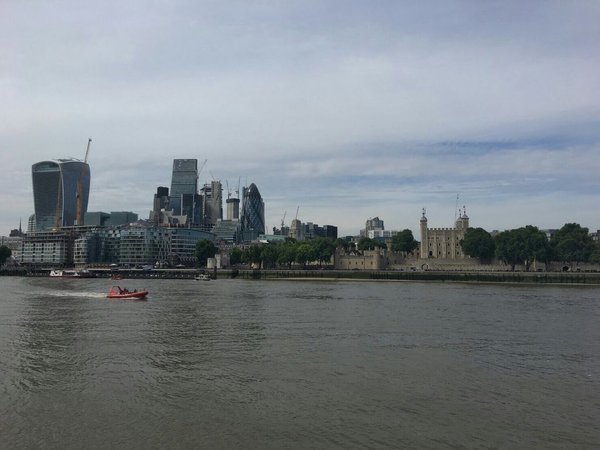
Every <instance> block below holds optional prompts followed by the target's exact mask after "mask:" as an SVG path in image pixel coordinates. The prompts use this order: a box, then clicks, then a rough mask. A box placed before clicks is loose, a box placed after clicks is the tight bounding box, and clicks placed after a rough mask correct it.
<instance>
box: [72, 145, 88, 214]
mask: <svg viewBox="0 0 600 450" xmlns="http://www.w3.org/2000/svg"><path fill="white" fill-rule="evenodd" d="M91 144H92V138H89V139H88V143H87V149H86V150H85V158H84V160H83V165H82V166H81V173H80V174H79V179H78V180H77V194H76V198H75V225H82V224H83V208H82V202H83V199H82V197H83V175H84V174H85V168H86V167H87V160H88V156H89V154H90V145H91Z"/></svg>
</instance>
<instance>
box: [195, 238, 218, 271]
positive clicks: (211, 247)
mask: <svg viewBox="0 0 600 450" xmlns="http://www.w3.org/2000/svg"><path fill="white" fill-rule="evenodd" d="M216 253H217V247H216V246H215V244H214V243H213V242H212V241H209V240H208V239H202V240H200V241H198V242H196V259H197V260H198V264H199V265H200V266H206V261H207V260H208V258H213V257H214V256H215V254H216Z"/></svg>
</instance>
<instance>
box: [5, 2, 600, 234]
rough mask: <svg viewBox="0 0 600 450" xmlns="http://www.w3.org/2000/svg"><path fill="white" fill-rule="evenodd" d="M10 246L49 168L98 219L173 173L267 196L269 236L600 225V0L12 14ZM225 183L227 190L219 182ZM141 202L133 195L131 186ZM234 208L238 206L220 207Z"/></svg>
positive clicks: (44, 9) (23, 8)
mask: <svg viewBox="0 0 600 450" xmlns="http://www.w3.org/2000/svg"><path fill="white" fill-rule="evenodd" d="M1 10H2V14H0V25H1V26H0V42H1V43H2V47H3V49H5V52H6V55H5V56H4V57H3V63H2V65H1V66H0V86H1V90H0V91H1V92H2V94H0V95H1V97H0V99H1V104H2V111H3V113H4V114H3V121H2V124H1V125H0V148H1V151H2V156H3V161H4V163H5V176H4V177H2V181H0V183H1V184H0V196H1V197H0V198H1V199H2V204H3V205H4V210H5V212H4V213H3V214H2V216H1V218H0V227H1V229H0V234H3V235H6V234H8V232H9V230H10V229H13V228H17V227H18V224H19V219H21V221H22V223H23V224H26V223H27V218H28V217H29V215H31V214H33V212H34V204H33V188H32V177H31V166H32V164H34V163H37V162H39V161H46V160H52V159H57V158H66V157H76V158H78V159H82V160H83V159H84V154H85V153H86V143H87V139H88V138H89V137H91V138H92V139H93V143H92V146H91V149H90V154H89V161H88V162H89V164H90V167H91V172H92V180H91V186H90V196H89V204H88V208H87V209H88V211H118V210H127V211H129V210H131V211H134V212H136V213H138V214H139V216H140V217H147V216H148V213H149V211H150V210H151V209H152V196H153V194H154V192H155V190H156V187H157V186H169V185H170V180H171V172H172V163H173V160H174V159H178V158H181V159H186V158H189V159H197V160H199V161H203V160H205V159H207V160H208V162H207V163H206V165H205V167H204V169H203V171H202V173H201V177H200V179H199V180H198V181H199V183H198V184H199V185H203V184H204V183H207V182H208V183H210V180H211V179H213V178H215V179H219V180H221V182H222V183H223V186H224V187H225V182H226V180H228V182H229V185H230V187H231V186H234V185H237V184H238V179H239V178H240V177H241V184H242V185H244V186H248V185H249V184H250V183H255V184H256V185H257V186H258V187H259V189H260V192H261V195H262V197H263V200H264V203H265V212H266V217H265V222H266V224H265V225H266V228H267V230H270V229H271V228H272V227H273V226H279V225H280V222H281V218H282V217H283V215H284V212H286V211H287V219H286V222H287V224H288V225H289V222H290V220H291V218H293V217H292V216H293V213H295V211H296V210H297V207H299V215H298V218H299V219H300V220H302V221H303V222H308V221H311V222H316V223H322V224H332V225H336V226H338V227H339V235H341V236H342V235H347V234H358V231H359V230H360V229H361V228H363V227H364V223H365V221H366V220H367V219H368V218H371V217H375V216H379V217H381V218H382V219H383V220H385V224H386V229H404V228H409V229H412V230H413V233H416V232H417V230H418V226H419V218H420V216H421V210H422V208H423V207H425V208H427V215H428V219H429V223H430V225H431V226H435V227H450V226H452V225H453V220H454V217H455V213H456V195H457V194H459V195H460V200H459V206H462V205H463V204H466V205H467V208H468V211H469V215H470V217H471V219H472V220H471V225H472V226H476V227H478V226H481V227H483V228H485V229H487V230H492V229H500V230H502V229H508V228H517V227H520V226H524V225H527V224H532V225H535V226H538V227H540V228H560V227H561V226H562V225H563V224H564V223H566V222H577V223H580V224H581V225H582V226H585V227H588V228H589V229H590V231H595V230H597V229H599V228H600V211H598V208H597V205H598V203H599V200H600V179H599V178H600V177H598V175H597V174H598V173H599V172H600V162H599V160H598V157H597V155H598V150H599V149H600V127H599V126H598V125H599V122H600V79H599V77H598V76H597V74H598V73H600V50H599V49H598V46H597V42H598V41H599V40H600V29H599V28H598V27H597V23H598V21H599V19H600V5H598V4H596V3H594V2H569V3H561V2H541V1H540V2H528V3H527V6H524V5H523V4H522V2H502V3H499V4H489V3H487V2H486V3H485V4H480V3H479V2H462V1H453V2H450V1H444V2H431V3H428V4H427V5H426V6H423V5H416V4H413V3H404V2H385V1H384V2H378V3H377V4H376V5H374V4H372V3H371V2H356V1H344V2H341V1H331V2H285V3H281V4H273V3H268V2H258V3H252V4H248V3H247V2H228V3H226V4H222V3H221V2H200V3H199V4H198V5H195V4H190V3H186V2H177V1H176V2H170V3H154V4H151V5H148V4H147V3H145V2H144V3H141V2H139V3H138V2H134V1H132V2H127V3H126V4H122V3H120V2H103V3H102V4H101V5H80V4H79V3H77V2H71V1H65V2H62V3H60V4H41V3H40V4H34V3H29V2H28V3H22V2H14V3H5V4H3V5H2V7H1ZM213 175H214V176H213ZM124 192H125V193H127V195H123V193H124ZM226 195H227V193H226V192H224V200H225V199H226Z"/></svg>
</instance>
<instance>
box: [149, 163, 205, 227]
mask: <svg viewBox="0 0 600 450" xmlns="http://www.w3.org/2000/svg"><path fill="white" fill-rule="evenodd" d="M157 195H158V192H157ZM169 207H170V209H171V211H172V215H173V216H186V217H187V222H188V223H187V224H188V225H192V226H194V225H198V224H199V223H200V216H201V208H202V205H201V202H200V198H199V196H198V160H197V159H174V160H173V174H172V178H171V195H170V197H169Z"/></svg>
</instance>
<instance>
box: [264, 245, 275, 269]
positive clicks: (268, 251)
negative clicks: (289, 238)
mask: <svg viewBox="0 0 600 450" xmlns="http://www.w3.org/2000/svg"><path fill="white" fill-rule="evenodd" d="M277 247H278V246H277V245H275V244H266V245H263V246H262V249H261V251H260V259H261V263H262V267H263V268H265V269H267V268H271V267H273V266H274V265H275V261H277V257H278V253H279V252H278V249H277Z"/></svg>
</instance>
